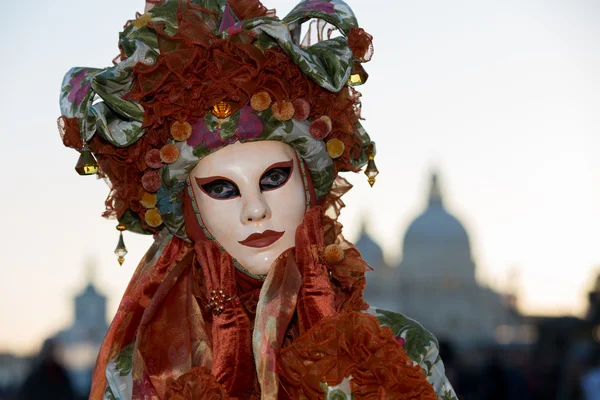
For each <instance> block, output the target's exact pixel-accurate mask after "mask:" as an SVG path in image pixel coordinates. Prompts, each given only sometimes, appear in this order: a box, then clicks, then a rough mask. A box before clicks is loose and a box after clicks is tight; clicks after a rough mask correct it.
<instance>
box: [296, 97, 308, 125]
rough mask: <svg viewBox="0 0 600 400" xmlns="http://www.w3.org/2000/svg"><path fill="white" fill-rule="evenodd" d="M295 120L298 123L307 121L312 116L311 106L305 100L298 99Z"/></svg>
mask: <svg viewBox="0 0 600 400" xmlns="http://www.w3.org/2000/svg"><path fill="white" fill-rule="evenodd" d="M292 104H293V106H294V119H295V120H297V121H306V119H307V118H308V116H309V115H310V104H309V103H308V101H306V100H304V99H296V100H294V103H292Z"/></svg>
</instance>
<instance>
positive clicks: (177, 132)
mask: <svg viewBox="0 0 600 400" xmlns="http://www.w3.org/2000/svg"><path fill="white" fill-rule="evenodd" d="M171 136H172V137H173V139H175V140H177V141H178V142H183V141H184V140H188V139H189V137H190V136H192V125H190V123H189V122H187V121H175V122H173V125H171Z"/></svg>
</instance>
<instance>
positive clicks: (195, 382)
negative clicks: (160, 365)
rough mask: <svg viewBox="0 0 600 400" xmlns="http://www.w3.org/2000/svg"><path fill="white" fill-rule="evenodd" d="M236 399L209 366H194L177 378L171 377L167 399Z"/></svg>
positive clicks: (168, 383) (166, 394)
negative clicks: (216, 377)
mask: <svg viewBox="0 0 600 400" xmlns="http://www.w3.org/2000/svg"><path fill="white" fill-rule="evenodd" d="M199 399H202V400H235V399H236V398H235V397H230V396H229V394H228V393H227V390H225V388H224V387H223V385H221V384H219V383H218V382H217V380H216V379H215V377H214V376H213V375H211V373H210V370H208V369H207V368H202V367H200V368H194V369H191V370H190V371H188V372H186V373H185V374H183V375H181V376H180V377H179V378H177V379H176V380H174V379H169V381H168V382H167V392H166V393H165V400H199Z"/></svg>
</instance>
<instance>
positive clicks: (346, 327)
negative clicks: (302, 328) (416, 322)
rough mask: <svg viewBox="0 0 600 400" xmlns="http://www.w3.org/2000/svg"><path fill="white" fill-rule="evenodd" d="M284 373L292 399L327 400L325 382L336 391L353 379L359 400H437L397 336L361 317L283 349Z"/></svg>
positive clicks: (337, 320) (345, 318)
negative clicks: (322, 387)
mask: <svg viewBox="0 0 600 400" xmlns="http://www.w3.org/2000/svg"><path fill="white" fill-rule="evenodd" d="M278 367H279V368H278V373H279V375H280V379H281V383H282V385H283V389H284V390H282V393H287V394H288V395H289V396H290V398H291V399H299V398H305V397H306V398H308V399H311V400H312V399H315V400H316V399H322V398H323V396H324V392H323V390H322V389H321V382H325V383H327V385H329V386H336V385H339V384H340V383H341V382H342V380H343V379H344V378H345V377H350V376H351V377H352V379H351V380H350V387H351V390H352V392H353V393H354V398H356V399H394V400H407V399H415V400H416V399H419V400H435V399H437V397H436V394H435V392H434V390H433V388H432V386H431V385H430V384H429V383H428V382H427V380H426V378H425V374H424V372H423V370H422V369H421V368H420V366H419V365H414V363H413V361H412V360H411V359H410V358H409V357H408V356H407V355H406V353H405V352H404V350H403V349H402V347H401V346H400V345H399V344H398V342H397V341H396V339H395V337H394V335H393V334H392V331H391V330H390V329H389V328H387V327H386V328H381V326H380V324H379V321H378V320H377V318H375V317H373V316H371V315H369V314H365V313H361V312H344V313H339V314H337V315H335V316H333V317H329V318H325V319H323V320H321V322H319V323H318V324H317V325H315V326H313V327H312V328H311V329H310V330H309V331H308V332H306V333H305V334H304V335H302V336H300V337H299V338H297V339H296V340H295V341H294V342H293V343H292V344H291V345H290V346H288V347H286V348H285V349H282V351H281V356H280V363H279V364H278Z"/></svg>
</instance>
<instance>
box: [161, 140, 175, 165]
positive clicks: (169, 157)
mask: <svg viewBox="0 0 600 400" xmlns="http://www.w3.org/2000/svg"><path fill="white" fill-rule="evenodd" d="M178 158H179V149H178V148H177V146H175V145H174V144H172V143H168V144H165V145H164V146H163V147H162V149H160V159H161V160H162V162H164V163H165V164H171V163H174V162H175V161H177V159H178Z"/></svg>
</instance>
